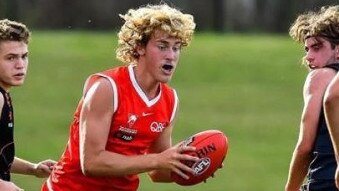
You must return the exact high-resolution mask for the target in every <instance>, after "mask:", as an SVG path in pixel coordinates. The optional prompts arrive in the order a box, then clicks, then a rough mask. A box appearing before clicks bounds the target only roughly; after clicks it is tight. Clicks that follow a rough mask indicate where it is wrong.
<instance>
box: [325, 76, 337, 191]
mask: <svg viewBox="0 0 339 191" xmlns="http://www.w3.org/2000/svg"><path fill="white" fill-rule="evenodd" d="M324 110H325V117H326V122H327V127H328V131H329V133H330V135H331V140H332V143H333V149H334V152H335V156H336V160H337V163H338V162H339V117H338V116H339V73H337V75H336V77H335V78H334V79H333V80H332V82H331V83H330V85H329V87H328V88H327V90H326V93H325V97H324ZM335 179H336V185H337V187H338V188H339V168H337V171H336V175H335Z"/></svg>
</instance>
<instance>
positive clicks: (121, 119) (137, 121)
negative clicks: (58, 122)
mask: <svg viewBox="0 0 339 191" xmlns="http://www.w3.org/2000/svg"><path fill="white" fill-rule="evenodd" d="M101 77H104V78H107V79H108V80H109V81H110V82H111V84H112V90H113V99H114V100H113V101H114V115H113V116H112V123H111V127H110V132H109V137H108V140H107V144H106V150H108V151H111V152H115V153H119V154H124V155H129V156H131V155H142V154H145V153H147V149H148V148H149V146H150V145H151V144H152V143H153V142H154V141H155V140H156V139H157V138H158V137H159V136H160V134H161V132H162V131H163V130H164V128H167V127H168V126H169V125H170V123H171V122H172V120H173V118H174V114H175V111H176V109H177V104H178V99H177V95H176V92H175V90H174V89H171V88H170V87H169V86H167V85H166V84H161V85H160V90H161V91H160V93H159V95H158V96H157V97H156V98H154V99H153V100H148V98H147V97H146V95H145V94H144V93H143V91H142V90H141V88H140V87H139V85H138V84H137V82H136V79H135V77H134V72H133V65H130V66H128V67H119V68H115V69H111V70H107V71H104V72H101V73H98V74H94V75H92V76H91V77H89V78H88V80H87V82H86V84H87V85H86V86H88V87H90V86H91V85H92V84H93V83H94V82H95V81H96V80H97V79H99V78H101ZM82 103H83V98H82V99H81V100H80V102H79V104H78V107H77V109H76V112H75V114H74V120H73V122H72V124H71V128H70V137H69V140H68V143H67V147H66V149H65V151H64V153H63V155H62V157H61V159H60V160H59V161H58V163H57V164H56V166H55V167H54V169H53V171H52V173H51V175H50V177H49V178H48V179H47V181H46V183H45V184H44V185H43V188H42V190H46V191H75V190H79V191H80V190H81V191H94V190H95V191H108V190H114V191H135V190H137V189H138V185H139V178H138V175H129V176H123V177H89V176H85V175H84V174H83V173H82V171H81V168H80V158H79V156H80V155H79V116H80V112H81V108H82ZM98 128H100V127H98Z"/></svg>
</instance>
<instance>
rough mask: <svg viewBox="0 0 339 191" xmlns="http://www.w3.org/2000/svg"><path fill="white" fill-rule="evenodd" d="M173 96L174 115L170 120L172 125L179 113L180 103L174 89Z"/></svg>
mask: <svg viewBox="0 0 339 191" xmlns="http://www.w3.org/2000/svg"><path fill="white" fill-rule="evenodd" d="M173 96H174V105H173V110H172V115H171V118H170V123H172V121H173V119H174V117H175V114H176V113H177V108H178V102H179V99H178V95H177V92H176V91H175V90H174V89H173Z"/></svg>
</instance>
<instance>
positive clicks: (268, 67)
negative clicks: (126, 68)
mask: <svg viewBox="0 0 339 191" xmlns="http://www.w3.org/2000/svg"><path fill="white" fill-rule="evenodd" d="M116 42H117V41H116V35H115V33H114V32H110V33H108V32H107V33H101V32H95V33H89V32H77V31H54V32H41V31H33V39H32V42H31V44H30V67H29V72H28V77H27V80H26V83H25V85H24V86H23V87H20V88H13V89H12V96H13V99H14V106H15V117H16V118H15V120H16V121H15V122H16V125H15V127H16V129H15V139H16V152H17V156H19V157H22V158H25V159H28V160H31V161H35V162H37V161H39V160H42V159H46V158H52V159H56V160H57V159H58V158H59V156H60V155H61V153H62V152H63V149H64V146H65V144H66V142H67V138H68V131H69V123H70V121H71V119H72V114H73V112H74V109H75V107H76V105H77V101H78V99H79V96H80V94H81V91H82V86H83V83H84V80H85V79H86V77H87V76H88V75H89V74H91V73H93V72H97V71H101V70H104V69H107V68H110V67H114V66H118V65H119V62H118V61H117V60H116V59H115V54H114V53H115V51H114V50H115V46H116ZM302 56H303V52H302V50H301V48H300V46H299V45H297V44H295V43H293V41H292V40H291V39H289V38H288V37H287V36H272V35H259V36H258V35H236V34H225V35H220V34H197V35H196V36H195V38H194V40H193V43H192V44H191V46H190V47H188V48H187V49H183V51H182V55H181V60H180V64H179V67H178V69H177V72H176V74H175V76H174V78H173V80H172V82H171V85H172V86H174V87H175V88H176V90H177V92H178V95H179V98H180V101H181V102H180V111H179V116H178V120H177V123H176V127H175V129H174V132H173V138H174V142H178V141H180V140H182V139H184V138H186V137H188V136H190V135H192V134H194V133H196V132H198V131H202V130H206V129H219V130H222V131H223V132H225V133H226V135H227V136H228V138H229V143H230V148H229V153H228V156H227V158H226V160H225V167H224V168H223V169H220V170H219V171H218V172H217V173H216V177H215V178H213V179H209V180H208V183H206V184H199V185H196V186H191V187H181V186H178V185H175V184H154V183H151V181H150V180H149V179H148V178H147V177H146V176H145V175H141V185H140V189H139V190H140V191H149V190H155V189H154V188H155V187H156V188H157V189H156V190H161V191H175V190H187V191H206V190H209V191H227V190H229V191H272V190H283V187H284V184H285V181H286V176H287V172H288V165H289V160H290V157H291V153H292V150H293V148H294V144H295V143H296V138H297V133H298V124H299V118H300V112H301V108H302V99H301V89H302V85H303V78H304V77H305V74H306V72H307V71H306V69H305V68H304V67H303V66H301V65H300V60H301V59H300V58H301V57H302ZM13 180H14V182H16V184H17V185H19V186H21V187H22V188H24V189H25V191H36V190H39V188H40V186H41V183H42V181H43V179H38V178H34V177H29V176H22V175H14V176H13Z"/></svg>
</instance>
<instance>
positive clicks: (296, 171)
mask: <svg viewBox="0 0 339 191" xmlns="http://www.w3.org/2000/svg"><path fill="white" fill-rule="evenodd" d="M334 75H335V72H334V71H332V70H331V69H328V68H324V69H317V70H313V71H311V72H310V73H309V74H308V76H307V79H306V81H305V84H304V90H303V99H304V108H303V112H302V116H301V122H300V132H299V139H298V142H297V145H296V148H295V150H294V153H293V156H292V162H291V165H290V173H289V176H288V182H287V185H286V188H285V190H286V191H298V190H299V188H300V186H301V184H302V183H303V181H304V178H305V176H306V174H307V170H308V164H309V163H310V160H311V157H310V155H311V150H312V147H313V144H314V141H315V137H316V133H317V124H318V120H319V115H320V110H321V105H322V98H323V95H324V92H325V89H326V87H327V85H328V84H329V82H330V80H331V79H332V77H333V76H334Z"/></svg>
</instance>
